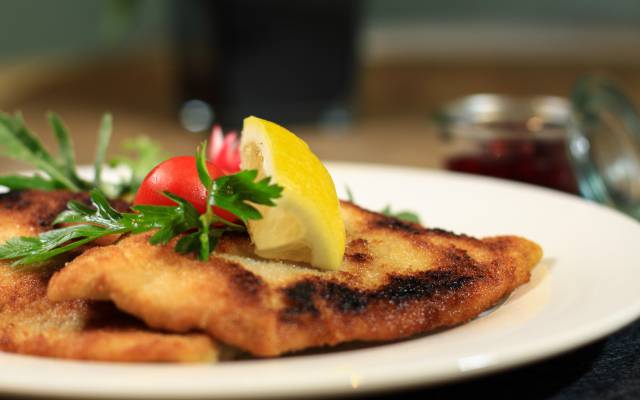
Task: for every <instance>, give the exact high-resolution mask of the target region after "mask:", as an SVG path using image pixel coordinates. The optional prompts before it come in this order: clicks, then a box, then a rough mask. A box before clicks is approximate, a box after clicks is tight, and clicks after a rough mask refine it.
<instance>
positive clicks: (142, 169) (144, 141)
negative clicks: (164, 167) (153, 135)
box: [109, 136, 169, 194]
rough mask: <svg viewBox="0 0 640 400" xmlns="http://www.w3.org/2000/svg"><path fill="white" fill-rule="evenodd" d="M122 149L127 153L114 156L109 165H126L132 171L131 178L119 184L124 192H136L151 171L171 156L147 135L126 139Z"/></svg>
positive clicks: (121, 191)
mask: <svg viewBox="0 0 640 400" xmlns="http://www.w3.org/2000/svg"><path fill="white" fill-rule="evenodd" d="M122 149H123V150H124V152H125V154H123V155H119V156H116V157H114V158H113V159H112V160H111V161H110V162H109V165H110V166H112V167H118V166H125V167H127V168H128V169H129V171H130V172H131V176H130V177H129V179H128V180H127V181H123V182H120V184H119V185H120V188H119V192H120V193H123V194H125V193H127V194H128V193H136V192H137V191H138V188H139V187H140V185H141V184H142V181H143V180H144V178H145V176H147V174H148V173H149V171H151V170H152V169H153V167H155V166H156V165H158V164H160V163H161V162H162V161H165V160H166V159H168V158H169V154H168V153H166V152H165V151H163V150H162V148H161V147H160V146H159V145H158V144H157V143H156V142H154V141H153V140H151V139H149V138H148V137H146V136H138V137H136V138H132V139H128V140H125V141H124V142H123V143H122Z"/></svg>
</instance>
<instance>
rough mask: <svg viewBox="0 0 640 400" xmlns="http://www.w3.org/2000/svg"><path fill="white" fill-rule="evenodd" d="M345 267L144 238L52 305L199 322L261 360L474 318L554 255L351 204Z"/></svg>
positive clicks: (232, 244)
mask: <svg viewBox="0 0 640 400" xmlns="http://www.w3.org/2000/svg"><path fill="white" fill-rule="evenodd" d="M341 209H342V216H343V219H344V221H345V226H346V233H347V248H346V255H345V257H344V262H343V265H342V267H341V269H340V270H339V271H321V270H317V269H313V268H310V267H308V266H305V265H301V264H295V263H290V262H284V261H272V260H265V259H260V258H257V257H255V256H254V254H253V247H252V245H251V242H250V240H249V238H248V237H247V236H245V235H242V234H235V235H226V236H224V237H223V238H222V240H221V242H220V243H219V245H218V248H217V250H216V253H214V254H213V256H212V257H211V259H210V260H209V261H208V262H202V261H198V260H197V259H195V258H193V257H191V256H183V255H180V254H177V253H176V252H175V251H174V250H173V245H174V243H170V244H169V245H166V246H153V245H151V244H149V243H148V239H149V235H150V233H148V234H141V235H132V236H129V237H126V238H124V239H122V240H121V241H119V242H118V243H116V244H114V245H110V246H105V247H100V248H93V249H90V250H88V251H86V252H85V253H84V254H82V255H81V256H79V257H78V258H76V259H75V260H74V261H72V262H71V263H69V264H68V265H67V266H66V267H65V268H64V269H62V270H60V271H58V272H57V273H56V274H55V275H54V277H53V278H52V280H51V283H50V285H49V291H48V295H49V298H50V299H51V300H52V301H68V300H73V299H93V300H112V301H113V302H114V303H115V304H116V306H117V307H118V308H120V309H121V310H124V311H126V312H128V313H131V314H133V315H135V316H137V317H138V318H141V319H142V320H144V321H145V322H146V323H147V324H148V325H149V326H152V327H155V328H161V329H166V330H170V331H174V332H187V331H190V330H193V329H198V330H202V331H204V332H207V333H209V334H210V335H211V336H212V337H214V338H215V339H218V340H220V341H222V342H225V343H227V344H230V345H233V346H237V347H239V348H241V349H244V350H246V351H248V352H250V353H252V354H253V355H256V356H277V355H280V354H283V353H288V352H292V351H297V350H302V349H306V348H310V347H319V346H326V345H336V344H338V343H343V342H348V341H355V340H359V341H386V340H393V339H400V338H406V337H410V336H412V335H416V334H419V333H424V332H428V331H432V330H435V329H439V328H444V327H450V326H454V325H458V324H461V323H464V322H467V321H469V320H471V319H473V318H475V317H476V316H478V314H480V313H481V312H483V311H484V310H487V309H488V308H490V307H492V306H493V305H495V304H496V303H498V302H499V301H500V300H501V299H503V298H504V297H505V296H507V295H508V294H510V293H511V292H512V291H513V290H514V289H515V288H517V287H518V286H519V285H522V284H523V283H525V282H527V281H528V279H529V275H530V270H531V269H532V268H533V267H534V266H535V265H536V264H537V263H538V261H539V260H540V258H541V256H542V250H541V248H540V247H539V246H538V245H537V244H535V243H533V242H531V241H529V240H527V239H524V238H520V237H516V236H497V237H490V238H485V239H475V238H472V237H469V236H464V235H457V234H454V233H451V232H448V231H444V230H440V229H426V228H423V227H421V226H419V225H416V224H411V223H406V222H403V221H400V220H398V219H395V218H391V217H387V216H385V215H382V214H379V213H375V212H371V211H367V210H364V209H362V208H360V207H358V206H355V205H353V204H351V203H348V202H342V203H341Z"/></svg>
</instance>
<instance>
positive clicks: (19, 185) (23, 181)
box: [0, 175, 63, 191]
mask: <svg viewBox="0 0 640 400" xmlns="http://www.w3.org/2000/svg"><path fill="white" fill-rule="evenodd" d="M0 185H1V186H6V187H8V188H9V189H10V190H25V189H40V190H47V191H49V190H55V189H63V187H62V185H60V184H59V183H57V182H54V181H51V180H48V179H45V178H43V177H41V176H38V175H33V176H26V175H5V176H0Z"/></svg>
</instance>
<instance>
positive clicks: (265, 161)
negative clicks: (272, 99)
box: [240, 117, 345, 270]
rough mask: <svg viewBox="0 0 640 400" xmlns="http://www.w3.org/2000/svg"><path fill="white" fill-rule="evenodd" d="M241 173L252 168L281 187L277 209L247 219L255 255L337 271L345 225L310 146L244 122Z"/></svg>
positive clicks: (270, 127) (259, 123) (266, 125)
mask: <svg viewBox="0 0 640 400" xmlns="http://www.w3.org/2000/svg"><path fill="white" fill-rule="evenodd" d="M240 160H241V161H240V163H241V167H242V169H256V170H258V176H259V177H264V176H270V177H271V178H272V179H273V181H274V182H275V183H277V184H278V185H281V186H283V187H284V191H283V192H282V197H281V198H280V199H278V200H277V201H276V206H275V207H266V206H260V205H258V206H257V208H258V209H259V211H260V213H261V214H262V217H263V218H262V219H260V220H254V221H249V223H248V227H247V228H248V231H249V235H250V236H251V240H252V241H253V244H254V245H255V248H256V254H257V255H259V256H261V257H265V258H275V259H282V260H291V261H302V262H306V263H309V264H311V265H312V266H314V267H317V268H322V269H327V270H337V269H338V268H340V265H341V264H342V258H343V257H344V248H345V230H344V222H343V221H342V217H341V214H340V203H339V201H338V196H337V195H336V188H335V185H334V184H333V180H332V179H331V176H330V175H329V172H327V169H326V168H325V167H324V165H322V163H321V162H320V160H319V159H318V157H316V155H315V154H313V153H312V152H311V150H310V149H309V146H307V144H306V143H305V142H304V141H303V140H302V139H300V138H299V137H297V136H296V135H294V134H293V133H291V132H289V131H288V130H286V129H285V128H283V127H281V126H279V125H277V124H274V123H273V122H269V121H266V120H264V119H260V118H257V117H247V118H245V120H244V126H243V129H242V139H241V141H240Z"/></svg>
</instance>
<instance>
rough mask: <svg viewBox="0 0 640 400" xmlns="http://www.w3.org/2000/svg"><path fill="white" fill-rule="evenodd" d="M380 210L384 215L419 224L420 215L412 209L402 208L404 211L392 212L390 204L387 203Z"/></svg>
mask: <svg viewBox="0 0 640 400" xmlns="http://www.w3.org/2000/svg"><path fill="white" fill-rule="evenodd" d="M380 212H381V213H382V214H384V215H386V216H387V217H394V218H398V219H401V220H403V221H407V222H413V223H415V224H419V223H420V217H419V216H418V214H416V213H414V212H412V211H408V210H404V211H396V212H393V211H391V206H390V205H387V206H386V207H385V208H383V209H382V211H380Z"/></svg>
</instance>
